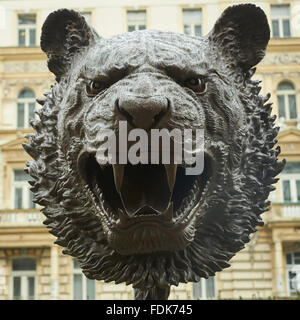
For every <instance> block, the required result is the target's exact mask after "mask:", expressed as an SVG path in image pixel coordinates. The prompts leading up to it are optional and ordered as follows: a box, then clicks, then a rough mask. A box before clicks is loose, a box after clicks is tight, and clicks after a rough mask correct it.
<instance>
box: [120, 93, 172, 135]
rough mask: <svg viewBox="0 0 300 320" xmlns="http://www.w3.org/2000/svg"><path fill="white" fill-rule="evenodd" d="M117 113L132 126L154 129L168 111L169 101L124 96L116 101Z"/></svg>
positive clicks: (153, 97) (160, 97)
mask: <svg viewBox="0 0 300 320" xmlns="http://www.w3.org/2000/svg"><path fill="white" fill-rule="evenodd" d="M117 107H118V111H119V113H120V114H122V115H123V116H124V117H125V118H126V120H127V121H128V122H129V123H130V124H131V125H132V126H133V127H137V128H142V129H150V128H154V127H155V126H156V125H158V124H159V123H160V122H161V120H162V119H163V118H165V116H166V115H167V113H168V111H169V100H168V99H167V98H165V97H162V96H152V97H141V96H136V95H129V94H128V95H126V96H123V97H122V98H120V99H118V105H117Z"/></svg>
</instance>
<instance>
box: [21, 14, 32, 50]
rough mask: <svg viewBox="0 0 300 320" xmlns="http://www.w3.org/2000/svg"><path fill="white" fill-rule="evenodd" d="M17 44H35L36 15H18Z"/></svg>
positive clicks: (25, 45)
mask: <svg viewBox="0 0 300 320" xmlns="http://www.w3.org/2000/svg"><path fill="white" fill-rule="evenodd" d="M18 42H19V43H18V45H19V47H32V46H35V45H36V15H35V14H19V15H18Z"/></svg>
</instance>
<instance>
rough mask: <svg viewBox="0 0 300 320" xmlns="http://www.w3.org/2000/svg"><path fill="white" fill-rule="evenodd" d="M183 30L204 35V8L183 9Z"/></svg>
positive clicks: (187, 32)
mask: <svg viewBox="0 0 300 320" xmlns="http://www.w3.org/2000/svg"><path fill="white" fill-rule="evenodd" d="M182 21H183V32H184V33H185V34H188V35H191V36H201V35H202V10H201V9H183V10H182Z"/></svg>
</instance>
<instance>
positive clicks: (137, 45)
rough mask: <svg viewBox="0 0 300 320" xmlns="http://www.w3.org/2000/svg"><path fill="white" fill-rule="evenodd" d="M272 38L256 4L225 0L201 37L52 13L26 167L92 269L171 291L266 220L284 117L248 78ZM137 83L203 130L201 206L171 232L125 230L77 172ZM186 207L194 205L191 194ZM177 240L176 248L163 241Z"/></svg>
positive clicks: (213, 266) (148, 289) (211, 268)
mask: <svg viewBox="0 0 300 320" xmlns="http://www.w3.org/2000/svg"><path fill="white" fill-rule="evenodd" d="M268 40H269V27H268V24H267V20H266V17H265V15H264V13H263V11H262V10H261V9H259V8H257V7H256V6H254V5H239V6H234V7H230V8H229V9H227V10H226V11H225V12H224V13H223V15H222V16H221V18H220V19H219V20H218V22H217V23H216V25H215V27H214V29H213V30H212V31H211V32H210V33H209V34H208V35H207V36H205V37H192V36H187V35H183V34H176V33H172V32H163V31H154V30H149V31H148V30H145V31H138V32H132V33H127V34H122V35H118V36H113V37H111V38H109V39H104V38H101V37H99V36H98V35H97V34H96V32H95V31H94V30H92V28H90V27H89V26H88V25H87V24H86V23H85V21H84V19H83V17H81V16H80V15H79V14H77V13H76V12H74V11H69V10H66V9H63V10H59V11H56V12H54V13H52V14H51V15H49V17H48V18H47V20H46V22H45V24H44V26H43V30H42V37H41V47H42V49H43V50H44V51H45V52H46V53H47V55H48V66H49V69H50V70H51V71H52V72H53V73H54V74H55V75H56V80H57V82H56V83H55V84H54V85H53V86H52V88H51V91H50V92H48V93H46V94H45V97H46V98H45V99H38V102H39V103H40V104H41V105H42V108H41V109H40V110H39V111H38V112H37V113H38V115H39V119H38V120H33V121H32V127H33V128H34V130H35V133H34V134H30V135H28V137H27V138H28V141H29V144H28V145H24V148H25V150H26V151H27V152H28V153H29V154H30V155H31V156H32V158H33V159H34V160H33V161H29V162H28V163H27V170H28V173H29V174H30V175H31V176H32V177H33V179H34V182H33V186H32V188H31V190H32V191H33V193H34V201H35V202H36V203H38V204H40V205H42V206H44V208H43V209H42V212H43V213H44V215H45V216H46V217H47V219H46V220H45V222H44V223H45V224H46V225H47V227H48V228H50V233H52V234H53V235H55V236H56V237H57V240H56V243H57V244H59V245H61V246H63V247H65V249H64V253H66V254H69V255H72V256H74V257H76V258H78V260H79V262H80V266H81V268H82V270H83V272H84V274H85V275H86V276H87V277H88V278H91V279H97V280H104V281H115V282H116V283H121V282H125V283H126V284H132V285H133V287H134V288H136V289H137V291H136V292H137V298H138V299H160V298H164V299H166V298H167V297H168V295H169V291H170V286H171V285H175V286H176V285H178V284H179V283H180V282H184V283H186V282H191V281H192V282H195V281H199V280H200V278H201V277H204V278H207V277H209V276H213V275H215V273H216V272H217V271H221V270H223V269H224V268H226V267H228V266H229V263H228V261H229V260H230V259H231V258H232V257H233V256H234V255H235V254H236V253H237V252H238V251H240V250H241V249H243V248H244V246H245V243H247V242H248V241H249V236H250V234H251V233H253V232H256V227H257V226H262V225H263V221H262V219H261V217H260V215H261V214H262V213H263V212H265V211H266V210H268V207H269V204H270V203H269V202H268V201H267V199H268V196H269V192H270V191H271V190H273V189H274V187H273V186H272V184H274V183H275V182H276V181H277V179H276V178H275V177H276V176H277V175H278V173H280V171H281V170H282V168H283V165H284V162H280V161H278V159H277V156H278V155H279V153H280V149H279V147H277V148H275V149H274V148H273V147H274V145H275V144H276V142H277V141H276V139H275V138H276V136H277V133H278V128H277V127H275V124H274V121H275V117H274V116H271V111H272V106H271V104H266V102H267V100H268V99H269V96H267V97H264V96H260V95H259V91H260V87H259V82H258V81H254V80H252V79H251V77H252V76H253V74H254V71H255V70H254V69H251V68H252V67H253V66H255V65H256V64H257V63H258V62H259V61H260V60H261V59H262V58H263V56H264V53H265V48H266V46H267V43H268ZM199 74H200V75H204V76H205V78H206V80H207V92H206V93H205V94H203V95H199V94H197V93H195V92H193V91H192V90H191V89H189V88H187V87H185V86H184V85H183V83H184V81H185V79H187V78H188V77H191V76H194V75H199ZM95 78H97V79H98V78H100V79H105V81H106V82H107V83H108V84H109V85H108V86H107V88H106V89H105V90H104V91H103V92H102V93H100V94H99V95H97V96H96V97H94V98H92V99H91V98H89V97H87V96H86V94H85V85H86V81H87V79H95ZM132 92H133V93H134V94H136V96H138V95H140V94H144V95H145V94H148V95H157V96H160V97H162V96H164V97H167V99H169V101H171V105H172V115H171V117H170V118H168V119H167V120H165V121H162V122H161V123H160V126H161V128H164V127H166V128H168V129H170V130H171V129H173V128H180V129H184V128H191V129H197V128H199V129H200V128H202V129H204V130H205V150H206V152H207V153H208V154H210V155H211V158H212V159H213V162H214V175H213V177H212V178H211V180H210V181H209V184H208V186H207V190H206V191H205V196H204V198H202V199H201V201H202V203H201V206H200V208H199V210H198V211H197V213H196V215H195V216H194V218H193V220H192V221H191V222H190V223H189V224H188V225H187V226H186V228H185V229H184V232H183V233H182V234H180V236H178V234H175V235H174V239H175V238H176V239H175V240H174V239H173V238H172V235H170V237H171V238H169V237H168V235H167V234H166V233H164V232H162V231H161V230H160V229H157V230H155V229H149V230H148V229H147V228H145V229H144V230H142V231H141V230H136V231H135V232H131V233H130V234H129V233H128V234H126V233H125V234H124V235H120V234H119V233H118V232H117V230H118V229H117V228H116V227H115V221H114V219H113V218H110V215H109V214H108V213H107V211H108V210H111V208H110V209H109V208H107V207H106V204H105V201H97V199H95V197H94V196H93V194H92V193H91V192H90V190H89V188H88V186H87V185H85V184H84V182H83V181H82V179H81V177H80V175H79V173H78V166H77V160H78V156H79V154H80V152H82V150H88V151H89V152H96V151H97V149H98V148H99V144H100V142H99V139H97V135H98V134H99V133H100V132H101V130H102V129H105V128H109V129H113V130H114V131H115V132H118V121H119V120H122V117H121V116H120V115H119V114H117V113H116V112H115V109H114V104H115V101H116V100H118V99H122V98H123V97H127V96H128V94H129V93H132ZM182 207H183V209H182V210H183V211H184V212H189V211H191V210H192V209H193V208H192V207H191V206H190V203H189V201H188V200H187V201H186V203H184V205H183V206H182ZM184 212H181V213H180V212H179V213H177V215H180V214H183V213H184ZM163 230H164V229H163ZM136 238H137V240H136ZM149 239H151V241H153V242H155V241H157V246H158V247H161V248H162V250H155V249H154V247H155V245H154V244H149V245H147V244H145V247H147V246H148V248H152V249H151V250H152V252H146V251H145V252H143V251H142V250H143V248H142V247H141V248H140V249H137V247H138V245H137V243H143V241H144V242H145V243H146V242H147V241H148V240H149ZM170 239H172V240H171V241H170ZM174 241H175V244H176V246H178V248H179V249H178V250H176V248H173V247H172V248H171V244H170V245H169V244H168V243H170V242H172V243H174ZM140 246H143V245H140ZM151 246H153V247H151ZM176 246H175V247H176ZM116 248H117V249H116ZM151 250H149V249H148V251H151Z"/></svg>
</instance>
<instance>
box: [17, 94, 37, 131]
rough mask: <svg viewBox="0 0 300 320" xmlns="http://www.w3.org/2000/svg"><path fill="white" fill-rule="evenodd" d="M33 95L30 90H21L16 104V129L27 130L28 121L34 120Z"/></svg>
mask: <svg viewBox="0 0 300 320" xmlns="http://www.w3.org/2000/svg"><path fill="white" fill-rule="evenodd" d="M34 111H35V95H34V92H33V91H32V90H30V89H23V90H22V91H21V92H20V94H19V96H18V102H17V127H18V128H20V129H24V128H29V126H30V124H29V120H30V119H33V118H34Z"/></svg>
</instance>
